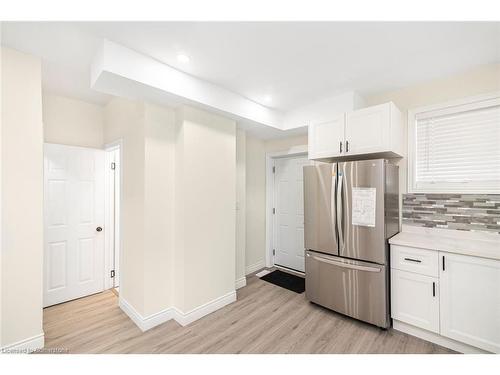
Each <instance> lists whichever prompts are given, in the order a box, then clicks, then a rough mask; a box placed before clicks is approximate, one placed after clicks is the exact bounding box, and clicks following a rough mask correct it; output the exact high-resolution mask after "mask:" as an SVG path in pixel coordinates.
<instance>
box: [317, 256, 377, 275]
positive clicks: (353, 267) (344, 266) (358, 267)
mask: <svg viewBox="0 0 500 375" xmlns="http://www.w3.org/2000/svg"><path fill="white" fill-rule="evenodd" d="M313 259H314V260H317V261H318V262H323V263H328V264H331V265H334V266H338V267H343V268H350V269H353V270H358V271H367V272H380V268H375V267H366V266H357V265H355V264H349V263H343V262H335V261H334V260H330V259H325V258H320V257H313Z"/></svg>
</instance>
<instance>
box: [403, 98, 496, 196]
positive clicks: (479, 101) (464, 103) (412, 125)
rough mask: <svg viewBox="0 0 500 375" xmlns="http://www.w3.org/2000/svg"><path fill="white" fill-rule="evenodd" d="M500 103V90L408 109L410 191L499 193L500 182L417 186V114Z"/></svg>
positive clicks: (457, 110)
mask: <svg viewBox="0 0 500 375" xmlns="http://www.w3.org/2000/svg"><path fill="white" fill-rule="evenodd" d="M496 102H498V103H499V104H500V91H497V92H493V93H489V94H485V95H478V96H472V97H466V98H461V99H458V100H453V101H449V102H445V103H439V104H433V105H429V106H424V107H418V108H414V109H410V110H408V137H407V138H408V139H407V141H408V144H407V147H408V164H407V167H408V169H407V170H408V176H407V177H408V193H437V194H499V193H500V184H498V186H484V188H482V187H481V188H480V187H478V186H477V185H476V184H471V185H469V186H467V184H463V183H461V184H457V183H455V184H453V183H448V184H447V183H437V184H436V187H435V188H432V187H429V186H425V187H417V186H416V178H415V177H416V176H415V173H416V150H415V148H416V142H417V136H416V129H417V127H416V120H417V115H423V114H425V113H426V112H439V114H447V113H450V114H451V113H456V112H461V111H464V110H472V109H480V108H485V107H489V106H491V105H492V103H496Z"/></svg>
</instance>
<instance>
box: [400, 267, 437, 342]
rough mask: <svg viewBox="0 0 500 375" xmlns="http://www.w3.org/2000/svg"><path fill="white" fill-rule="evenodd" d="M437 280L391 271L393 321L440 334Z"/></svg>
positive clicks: (410, 273) (405, 272)
mask: <svg viewBox="0 0 500 375" xmlns="http://www.w3.org/2000/svg"><path fill="white" fill-rule="evenodd" d="M438 291H439V285H438V279H437V278H435V277H429V276H424V275H419V274H417V273H412V272H407V271H400V270H396V269H391V316H392V318H393V319H397V320H399V321H402V322H405V323H408V324H411V325H414V326H416V327H420V328H423V329H426V330H428V331H432V332H436V333H439V294H438Z"/></svg>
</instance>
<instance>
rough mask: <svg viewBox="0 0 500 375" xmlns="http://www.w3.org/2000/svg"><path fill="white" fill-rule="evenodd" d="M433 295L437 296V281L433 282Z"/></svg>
mask: <svg viewBox="0 0 500 375" xmlns="http://www.w3.org/2000/svg"><path fill="white" fill-rule="evenodd" d="M432 296H433V297H436V282H435V281H433V282H432Z"/></svg>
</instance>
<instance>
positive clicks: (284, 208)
mask: <svg viewBox="0 0 500 375" xmlns="http://www.w3.org/2000/svg"><path fill="white" fill-rule="evenodd" d="M268 162H270V167H271V180H270V181H269V182H268V202H269V201H270V202H271V203H272V207H271V217H270V223H271V228H270V245H271V246H270V247H271V248H270V250H271V253H270V254H269V255H268V259H269V258H270V259H271V264H268V267H269V266H275V267H278V268H283V269H285V270H288V271H292V272H293V271H295V272H299V273H303V272H304V271H305V264H304V250H305V249H304V189H303V167H304V166H306V165H310V164H311V161H310V160H309V159H308V158H307V154H304V153H298V154H292V155H289V154H288V155H282V156H274V157H272V156H269V159H268ZM268 218H269V216H268ZM268 263H269V262H268Z"/></svg>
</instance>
